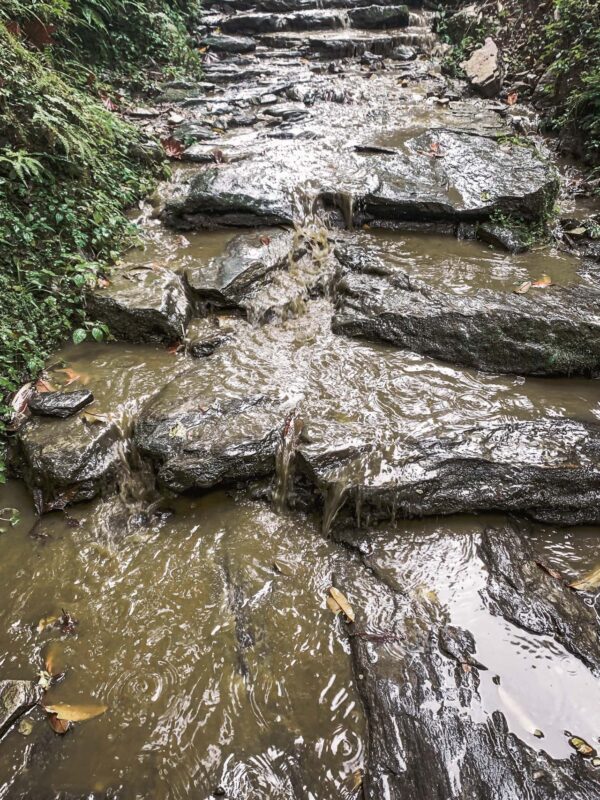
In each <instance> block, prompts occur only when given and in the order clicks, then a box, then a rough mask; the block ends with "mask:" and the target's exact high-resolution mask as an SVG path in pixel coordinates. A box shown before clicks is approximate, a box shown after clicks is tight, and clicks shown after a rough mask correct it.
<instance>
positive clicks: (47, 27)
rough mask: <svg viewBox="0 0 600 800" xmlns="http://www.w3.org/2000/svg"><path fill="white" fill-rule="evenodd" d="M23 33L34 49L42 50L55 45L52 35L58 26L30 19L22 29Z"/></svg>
mask: <svg viewBox="0 0 600 800" xmlns="http://www.w3.org/2000/svg"><path fill="white" fill-rule="evenodd" d="M21 30H22V32H23V33H24V34H25V36H26V37H27V39H28V40H29V41H30V42H31V44H32V45H33V46H34V47H37V49H38V50H42V49H43V48H44V47H49V46H50V45H53V44H54V39H53V38H52V34H53V33H54V32H55V31H56V25H52V24H51V23H46V22H42V20H41V19H39V18H38V17H33V18H32V19H28V20H27V21H26V22H24V23H23V25H22V27H21Z"/></svg>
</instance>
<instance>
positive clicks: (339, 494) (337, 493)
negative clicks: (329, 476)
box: [323, 481, 348, 536]
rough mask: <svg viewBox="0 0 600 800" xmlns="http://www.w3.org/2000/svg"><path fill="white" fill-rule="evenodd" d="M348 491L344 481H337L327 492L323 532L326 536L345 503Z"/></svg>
mask: <svg viewBox="0 0 600 800" xmlns="http://www.w3.org/2000/svg"><path fill="white" fill-rule="evenodd" d="M347 491H348V485H347V484H346V483H345V482H343V481H337V482H336V483H334V484H333V486H331V487H330V489H329V491H328V492H327V496H326V497H325V506H324V508H323V534H324V535H325V536H329V534H330V532H331V526H332V525H333V522H334V520H335V518H336V517H337V515H338V512H339V510H340V509H341V507H342V506H343V505H344V501H345V499H346V492H347Z"/></svg>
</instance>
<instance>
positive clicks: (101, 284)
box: [97, 276, 110, 289]
mask: <svg viewBox="0 0 600 800" xmlns="http://www.w3.org/2000/svg"><path fill="white" fill-rule="evenodd" d="M97 283H98V288H99V289H108V287H109V286H110V281H109V280H108V278H103V277H102V276H100V277H99V278H98V281H97Z"/></svg>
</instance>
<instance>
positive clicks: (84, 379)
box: [56, 367, 90, 387]
mask: <svg viewBox="0 0 600 800" xmlns="http://www.w3.org/2000/svg"><path fill="white" fill-rule="evenodd" d="M56 372H64V374H65V375H66V376H67V378H68V381H67V382H66V383H65V387H66V386H70V385H71V384H72V383H75V382H76V381H77V382H79V383H81V384H83V385H84V386H85V385H86V384H88V383H89V382H90V376H89V375H87V374H86V373H85V372H81V373H80V372H75V370H74V369H71V367H63V368H61V369H57V370H56Z"/></svg>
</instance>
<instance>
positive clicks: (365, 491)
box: [298, 418, 600, 525]
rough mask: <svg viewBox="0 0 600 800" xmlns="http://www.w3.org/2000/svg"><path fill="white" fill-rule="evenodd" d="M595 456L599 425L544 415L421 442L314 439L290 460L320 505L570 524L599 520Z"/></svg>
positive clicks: (391, 514)
mask: <svg viewBox="0 0 600 800" xmlns="http://www.w3.org/2000/svg"><path fill="white" fill-rule="evenodd" d="M599 455H600V426H599V425H596V424H593V423H584V422H578V421H576V420H572V419H564V418H551V419H541V420H537V421H534V422H513V423H508V424H503V425H499V424H488V425H480V426H478V427H474V428H471V429H469V430H466V431H459V432H456V433H454V434H453V435H450V436H447V437H443V438H431V439H425V440H423V441H421V442H415V441H414V440H409V439H403V440H401V441H391V442H387V443H385V444H383V443H379V444H375V443H371V442H369V441H368V440H364V441H353V442H347V443H345V444H343V445H340V444H339V443H337V442H335V441H333V442H331V443H329V444H328V443H327V442H326V441H318V442H313V443H310V444H303V445H301V447H300V448H299V450H298V466H299V468H300V470H301V471H302V472H303V473H304V474H305V475H306V476H308V478H309V479H310V480H311V481H312V482H313V483H314V484H315V485H316V486H317V487H318V489H319V491H320V492H321V494H322V495H323V496H324V497H325V498H326V499H327V504H330V503H331V501H332V498H335V501H336V503H337V507H338V508H339V509H341V512H344V514H346V515H350V516H356V515H360V516H361V518H363V519H368V518H374V519H393V518H395V517H425V516H431V515H447V514H462V513H475V512H480V511H493V512H495V511H498V512H515V513H518V514H523V515H525V516H528V517H530V518H532V519H536V520H540V521H542V522H551V523H559V524H565V525H571V524H573V525H577V524H588V523H589V524H595V523H597V522H598V521H599V520H600V504H599V500H600V460H599ZM336 510H337V509H336ZM341 512H340V516H341V517H342V518H343V516H344V514H342V513H341ZM329 513H331V512H329Z"/></svg>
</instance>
